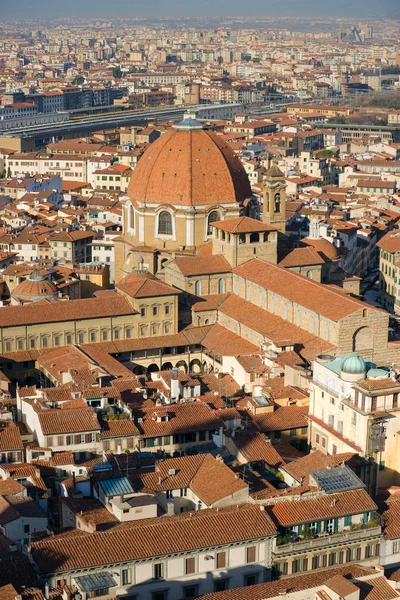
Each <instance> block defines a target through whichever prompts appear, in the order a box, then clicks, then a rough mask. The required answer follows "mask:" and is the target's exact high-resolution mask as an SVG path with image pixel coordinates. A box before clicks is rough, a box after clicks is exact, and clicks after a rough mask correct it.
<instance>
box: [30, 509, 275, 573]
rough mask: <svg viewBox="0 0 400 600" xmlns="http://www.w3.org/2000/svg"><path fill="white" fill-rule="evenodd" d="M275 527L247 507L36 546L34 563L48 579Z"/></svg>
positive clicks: (160, 520) (267, 533)
mask: <svg viewBox="0 0 400 600" xmlns="http://www.w3.org/2000/svg"><path fill="white" fill-rule="evenodd" d="M274 534H275V526H274V525H273V523H272V521H271V519H270V518H269V517H268V515H267V513H266V512H265V511H264V510H260V507H259V506H255V505H251V504H244V505H241V506H239V507H236V506H235V507H229V508H224V509H219V510H218V511H217V510H212V509H211V510H207V509H205V510H200V511H197V512H194V513H193V512H192V513H182V515H179V516H173V517H160V518H155V519H144V520H142V521H138V522H136V523H128V524H126V525H124V526H120V527H116V528H113V529H111V530H109V531H106V532H98V533H92V534H83V535H81V536H79V544H76V542H75V540H74V538H68V537H67V538H65V537H64V538H62V537H61V538H60V537H59V536H57V535H56V536H52V537H51V538H49V539H46V540H43V541H40V542H35V543H33V544H32V557H33V559H34V561H35V563H36V565H37V566H38V568H39V571H40V572H41V573H42V574H44V573H56V572H64V571H67V570H72V569H74V570H75V569H81V568H87V567H91V566H95V565H96V566H99V565H108V564H109V563H110V562H111V563H113V562H118V563H119V562H127V561H131V560H135V559H141V558H148V557H153V556H163V555H166V554H173V553H175V552H185V551H188V550H192V549H195V548H196V549H197V548H204V547H210V546H222V545H224V544H229V543H232V542H236V541H237V542H239V541H245V540H250V539H254V538H266V537H269V536H273V535H274Z"/></svg>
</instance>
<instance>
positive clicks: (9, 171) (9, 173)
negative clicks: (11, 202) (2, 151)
mask: <svg viewBox="0 0 400 600" xmlns="http://www.w3.org/2000/svg"><path fill="white" fill-rule="evenodd" d="M7 177H11V169H10V167H8V169H7Z"/></svg>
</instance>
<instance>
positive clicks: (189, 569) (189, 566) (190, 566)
mask: <svg viewBox="0 0 400 600" xmlns="http://www.w3.org/2000/svg"><path fill="white" fill-rule="evenodd" d="M195 566H196V565H195V559H194V557H190V558H187V559H186V575H191V574H192V573H194V572H195Z"/></svg>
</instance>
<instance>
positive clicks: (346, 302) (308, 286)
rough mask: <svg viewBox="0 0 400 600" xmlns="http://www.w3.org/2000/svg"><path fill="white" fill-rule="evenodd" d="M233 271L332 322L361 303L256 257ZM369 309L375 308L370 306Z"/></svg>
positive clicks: (350, 312)
mask: <svg viewBox="0 0 400 600" xmlns="http://www.w3.org/2000/svg"><path fill="white" fill-rule="evenodd" d="M233 272H234V273H235V274H236V275H239V276H241V277H243V278H244V279H247V280H249V281H253V282H254V283H256V284H257V285H260V286H262V287H264V288H266V289H268V290H271V291H272V292H275V293H276V294H278V295H280V296H283V297H284V298H287V299H289V300H291V301H292V302H295V303H297V304H299V305H301V306H304V307H305V308H308V309H310V310H312V311H314V312H316V313H318V314H321V315H322V316H324V317H327V318H328V319H331V320H332V321H339V320H340V319H342V318H344V317H346V316H349V315H352V314H354V313H355V312H357V311H360V310H362V308H363V306H365V305H364V304H363V303H362V302H361V301H359V300H356V299H355V298H353V297H350V296H347V295H344V294H343V293H342V292H339V291H336V290H335V289H334V288H333V287H332V286H326V285H324V284H322V283H317V282H316V281H312V280H311V279H307V278H306V277H303V276H302V275H299V274H297V273H293V272H292V271H289V270H287V269H282V268H281V267H279V266H277V265H273V264H271V263H266V262H264V261H262V260H260V259H257V258H254V259H253V260H250V261H249V262H247V263H245V264H243V265H241V266H239V267H236V268H235V269H233ZM369 310H376V309H374V308H371V307H370V308H369Z"/></svg>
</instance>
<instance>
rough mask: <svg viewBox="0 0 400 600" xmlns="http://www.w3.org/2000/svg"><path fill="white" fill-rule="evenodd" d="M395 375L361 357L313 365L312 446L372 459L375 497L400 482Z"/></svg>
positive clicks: (371, 484)
mask: <svg viewBox="0 0 400 600" xmlns="http://www.w3.org/2000/svg"><path fill="white" fill-rule="evenodd" d="M363 335H368V333H367V332H364V333H363ZM392 375H393V374H392V373H391V372H390V371H389V370H388V369H383V368H377V367H376V365H375V364H374V363H371V362H368V361H366V360H364V359H363V358H361V356H359V355H357V354H350V355H344V356H343V355H342V356H337V357H333V356H321V357H319V358H318V359H317V360H316V361H314V363H313V380H312V382H311V386H310V387H311V400H310V410H309V415H308V418H309V423H310V425H309V443H310V445H311V446H312V447H314V448H316V449H318V450H321V451H322V452H324V453H325V454H337V453H342V452H357V453H359V454H360V455H361V456H364V457H369V458H370V461H371V468H370V479H369V483H368V486H369V489H370V490H371V492H373V493H376V492H377V490H378V488H382V487H387V486H390V485H397V482H398V469H399V467H398V456H397V450H396V448H397V431H398V424H399V413H398V396H399V393H400V385H399V383H398V382H397V381H396V380H395V379H394V378H393V376H392Z"/></svg>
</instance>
